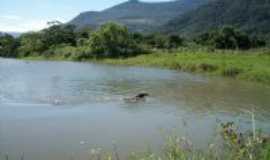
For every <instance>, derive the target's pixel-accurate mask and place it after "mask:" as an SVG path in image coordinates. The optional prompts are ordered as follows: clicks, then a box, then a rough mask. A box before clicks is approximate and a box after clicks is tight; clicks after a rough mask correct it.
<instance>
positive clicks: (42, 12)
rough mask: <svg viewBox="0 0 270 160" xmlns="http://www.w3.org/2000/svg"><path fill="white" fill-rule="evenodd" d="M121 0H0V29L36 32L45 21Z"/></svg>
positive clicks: (148, 0)
mask: <svg viewBox="0 0 270 160" xmlns="http://www.w3.org/2000/svg"><path fill="white" fill-rule="evenodd" d="M124 1H126V0H0V31H7V32H26V31H38V30H41V29H43V28H45V27H47V22H48V21H52V20H58V21H61V22H63V23H64V22H68V21H70V20H71V19H72V18H74V17H75V16H76V15H78V14H79V13H81V12H83V11H100V10H103V9H106V8H108V7H111V6H113V5H115V4H118V3H121V2H124ZM144 1H146V2H156V1H169V0H144Z"/></svg>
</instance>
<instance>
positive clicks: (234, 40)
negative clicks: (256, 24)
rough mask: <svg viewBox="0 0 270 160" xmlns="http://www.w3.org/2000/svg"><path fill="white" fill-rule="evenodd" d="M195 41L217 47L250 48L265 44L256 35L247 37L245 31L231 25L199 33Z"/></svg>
mask: <svg viewBox="0 0 270 160" xmlns="http://www.w3.org/2000/svg"><path fill="white" fill-rule="evenodd" d="M195 42H197V43H198V44H202V45H210V46H213V47H215V48H218V49H250V48H258V47H263V46H265V45H266V43H265V41H264V40H262V39H259V38H257V37H256V36H253V37H249V36H248V35H247V34H246V33H244V32H241V31H239V30H237V29H235V28H233V27H231V26H226V27H222V28H221V29H219V30H214V31H210V32H207V33H204V34H201V35H200V36H198V37H197V38H195Z"/></svg>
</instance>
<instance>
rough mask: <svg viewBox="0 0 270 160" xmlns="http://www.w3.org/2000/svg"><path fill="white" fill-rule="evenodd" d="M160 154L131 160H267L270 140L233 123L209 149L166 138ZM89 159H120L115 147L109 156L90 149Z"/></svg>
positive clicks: (138, 155)
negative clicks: (240, 129)
mask: <svg viewBox="0 0 270 160" xmlns="http://www.w3.org/2000/svg"><path fill="white" fill-rule="evenodd" d="M166 139H167V143H166V144H165V145H164V149H163V150H162V151H161V152H160V154H155V153H152V152H146V153H132V154H130V156H129V157H128V158H127V159H130V160H269V158H270V138H269V137H268V136H266V135H263V134H262V133H260V132H257V131H255V132H246V133H243V132H240V131H239V130H238V128H237V127H236V126H235V125H234V123H233V122H229V123H225V124H221V127H220V134H219V136H218V140H217V141H216V142H214V143H212V144H209V146H208V148H206V149H203V150H199V149H196V148H195V147H194V146H193V144H192V142H191V141H189V140H188V139H187V138H185V137H178V136H169V137H167V138H166ZM89 159H90V160H114V159H115V160H120V159H121V158H120V157H119V154H118V153H117V147H116V146H115V145H114V151H113V152H112V153H109V152H104V151H102V149H100V148H98V149H92V150H91V155H90V157H89Z"/></svg>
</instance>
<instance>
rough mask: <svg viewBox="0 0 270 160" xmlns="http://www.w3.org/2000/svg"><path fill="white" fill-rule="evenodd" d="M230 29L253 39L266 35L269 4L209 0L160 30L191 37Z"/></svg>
mask: <svg viewBox="0 0 270 160" xmlns="http://www.w3.org/2000/svg"><path fill="white" fill-rule="evenodd" d="M224 25H232V26H236V27H237V28H240V29H242V30H244V31H247V32H249V33H252V34H256V35H261V36H265V35H268V36H269V35H270V1H269V0H237V1H236V0H212V1H211V2H209V3H208V4H205V5H202V6H200V7H198V8H197V9H195V10H192V11H190V12H187V13H185V14H183V15H181V16H178V17H176V18H174V19H172V20H170V21H169V23H167V24H166V25H164V26H163V27H162V30H163V31H165V32H169V33H181V34H184V35H195V34H199V33H202V32H205V31H208V30H209V29H212V28H216V27H220V26H224Z"/></svg>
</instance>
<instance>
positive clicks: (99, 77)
mask: <svg viewBox="0 0 270 160" xmlns="http://www.w3.org/2000/svg"><path fill="white" fill-rule="evenodd" d="M140 92H147V93H149V94H150V97H149V98H147V100H146V101H145V102H139V103H127V102H125V101H123V99H124V98H125V97H129V96H133V95H136V94H137V93H140ZM248 111H254V113H255V118H256V126H257V127H258V128H260V129H262V130H263V131H264V132H268V133H269V132H270V123H269V122H270V88H269V87H267V86H263V85H260V84H254V83H249V82H244V81H239V80H234V79H226V78H221V77H209V76H205V75H196V74H189V73H184V72H178V71H173V70H164V69H155V68H140V67H127V66H111V65H102V64H92V63H75V62H49V61H22V60H13V59H0V159H4V158H5V155H9V158H10V159H19V158H20V156H21V155H24V157H25V158H24V159H27V160H36V159H39V160H56V159H57V160H67V159H87V156H89V152H91V149H94V148H102V149H104V150H108V151H110V150H112V148H113V146H117V150H118V152H119V153H120V154H121V156H126V153H129V152H132V151H147V150H148V149H149V148H151V149H153V150H156V151H158V150H159V149H160V148H161V147H162V144H163V142H164V137H165V136H166V135H168V134H178V135H179V136H186V137H188V138H190V139H191V140H192V141H193V143H194V145H196V146H198V147H202V146H205V145H207V144H208V143H210V142H211V141H212V140H213V139H214V137H215V135H216V134H217V132H216V130H217V127H218V125H219V124H220V123H221V122H227V121H234V122H235V123H236V124H238V125H239V128H240V129H241V130H247V129H251V118H250V117H251V116H250V114H249V113H248Z"/></svg>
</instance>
